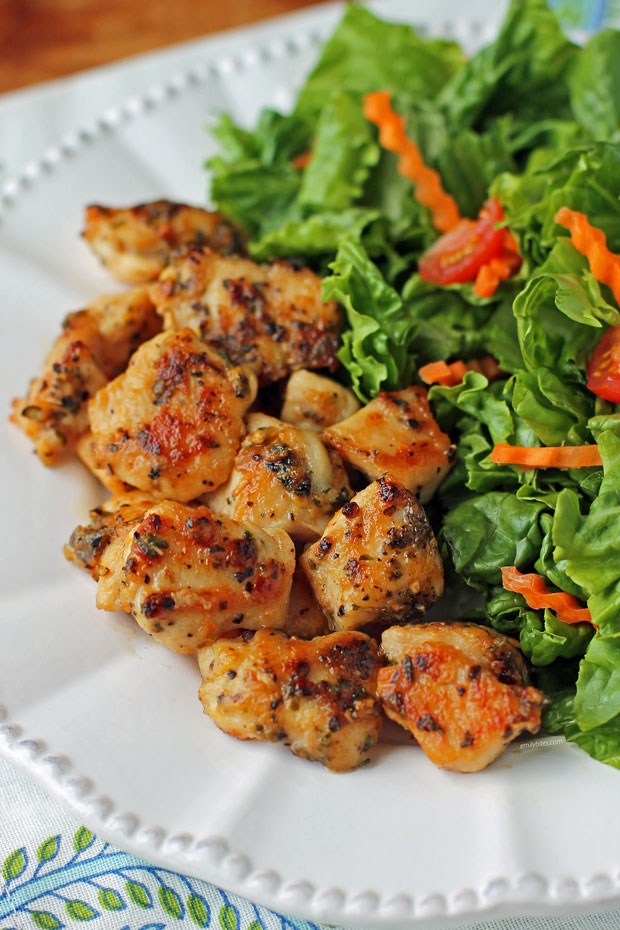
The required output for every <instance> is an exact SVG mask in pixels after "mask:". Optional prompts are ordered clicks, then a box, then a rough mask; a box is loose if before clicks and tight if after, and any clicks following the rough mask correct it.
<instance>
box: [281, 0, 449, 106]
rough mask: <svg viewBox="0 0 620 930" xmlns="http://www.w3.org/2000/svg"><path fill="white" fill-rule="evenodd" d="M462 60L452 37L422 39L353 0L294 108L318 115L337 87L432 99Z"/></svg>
mask: <svg viewBox="0 0 620 930" xmlns="http://www.w3.org/2000/svg"><path fill="white" fill-rule="evenodd" d="M463 61H464V57H463V53H462V51H461V49H460V48H459V47H458V45H456V44H455V43H454V42H446V41H444V40H441V39H423V38H422V37H421V36H419V35H418V33H417V32H416V31H415V29H413V28H412V27H411V26H405V25H401V24H398V23H388V22H385V21H384V20H381V19H378V18H377V17H376V16H373V14H372V13H371V12H370V11H369V10H366V9H364V7H361V6H357V5H356V4H354V3H351V4H349V5H348V6H347V9H346V12H345V14H344V17H343V19H342V21H341V23H340V25H339V26H338V27H337V28H336V31H335V32H334V34H333V35H332V37H331V38H330V39H329V40H328V41H327V42H326V44H325V45H324V46H323V51H322V53H321V57H320V58H319V61H318V63H317V65H316V66H315V68H314V70H313V71H312V73H311V74H310V77H309V78H308V80H307V82H306V84H305V86H304V88H303V89H302V91H301V93H300V95H299V99H298V101H297V107H296V111H295V112H296V113H297V114H298V115H302V116H304V117H306V118H310V119H311V120H314V119H316V117H317V116H318V114H319V112H320V110H321V109H322V107H323V105H324V103H325V100H326V98H327V97H329V95H330V94H332V93H334V91H353V92H354V93H357V94H365V93H369V92H371V91H375V90H390V91H398V92H401V93H405V94H408V95H409V96H411V97H414V98H422V99H431V98H433V97H435V96H436V94H437V93H438V91H439V90H440V89H441V88H442V87H443V85H444V84H445V83H446V81H448V80H449V79H450V78H451V77H452V76H453V75H454V74H455V73H456V72H457V71H458V70H459V69H460V68H461V67H462V66H463Z"/></svg>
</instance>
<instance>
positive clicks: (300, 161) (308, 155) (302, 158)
mask: <svg viewBox="0 0 620 930" xmlns="http://www.w3.org/2000/svg"><path fill="white" fill-rule="evenodd" d="M311 159H312V150H311V149H308V151H307V152H302V153H301V155H296V156H295V158H294V159H293V160H292V161H291V164H292V166H293V168H297V170H298V171H303V170H304V168H307V167H308V165H309V164H310V160H311Z"/></svg>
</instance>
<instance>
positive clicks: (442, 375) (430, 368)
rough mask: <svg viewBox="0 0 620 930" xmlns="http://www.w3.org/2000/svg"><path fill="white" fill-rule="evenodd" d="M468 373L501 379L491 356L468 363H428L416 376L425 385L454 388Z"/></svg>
mask: <svg viewBox="0 0 620 930" xmlns="http://www.w3.org/2000/svg"><path fill="white" fill-rule="evenodd" d="M468 371H477V372H479V373H480V374H482V375H484V376H485V377H486V378H488V380H489V381H495V379H496V378H499V377H501V374H502V372H501V370H500V367H499V365H498V364H497V362H496V361H495V359H494V358H493V356H492V355H487V356H485V357H484V358H481V359H472V360H471V361H469V362H461V361H456V362H450V363H449V364H448V362H429V364H428V365H423V366H422V367H421V368H420V370H419V372H418V374H419V375H420V377H421V378H422V381H424V382H425V383H426V384H442V385H444V387H454V386H455V385H457V384H460V383H461V381H462V380H463V378H464V377H465V374H466V373H467V372H468Z"/></svg>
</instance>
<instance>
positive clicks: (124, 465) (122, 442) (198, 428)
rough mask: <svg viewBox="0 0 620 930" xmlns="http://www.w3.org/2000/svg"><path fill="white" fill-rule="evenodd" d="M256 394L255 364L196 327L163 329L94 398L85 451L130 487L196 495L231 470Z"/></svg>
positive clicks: (175, 495) (98, 468) (178, 495)
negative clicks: (224, 353) (218, 346)
mask: <svg viewBox="0 0 620 930" xmlns="http://www.w3.org/2000/svg"><path fill="white" fill-rule="evenodd" d="M255 396H256V379H255V377H254V375H253V374H252V372H251V371H247V370H246V369H244V368H237V367H233V366H231V365H229V364H228V363H227V362H226V361H225V360H224V359H223V358H222V357H221V356H220V355H219V354H218V353H217V352H216V351H215V349H213V348H212V347H210V346H206V345H205V344H204V343H203V342H201V341H200V339H199V338H198V336H196V334H195V333H194V332H193V331H192V330H190V329H185V330H181V332H178V333H170V332H168V333H160V334H159V335H158V336H155V337H154V338H153V339H151V340H149V342H146V343H144V345H142V346H140V348H139V349H138V351H137V352H136V353H135V354H134V355H133V356H132V358H131V361H130V363H129V367H128V368H127V371H126V372H125V373H124V374H122V375H119V377H118V378H116V379H115V380H114V381H111V382H110V383H109V384H107V385H106V386H105V387H103V388H102V389H101V390H100V391H99V392H98V393H97V395H96V397H95V398H94V399H93V400H92V401H91V402H90V404H89V407H88V411H89V416H90V424H91V431H92V437H91V439H90V441H89V449H88V454H87V457H89V458H90V460H91V461H92V463H93V464H94V466H95V470H96V471H99V472H101V471H102V470H105V471H106V472H107V473H108V474H109V475H110V476H111V477H114V478H117V479H120V480H121V481H124V482H127V483H128V484H130V485H131V486H132V487H135V488H140V489H141V490H143V491H148V492H149V493H153V494H155V496H157V497H159V498H164V497H167V498H172V499H174V500H179V501H188V500H191V499H192V498H195V497H198V495H199V494H201V493H203V492H205V491H209V490H211V489H213V488H216V487H217V486H218V485H220V484H222V482H224V481H226V479H227V478H228V476H229V474H230V470H231V468H232V463H233V459H234V457H235V454H236V452H237V449H238V447H239V443H240V441H241V436H242V435H243V433H244V431H245V425H244V422H243V415H244V413H245V412H246V410H247V409H248V407H249V406H250V404H251V403H252V402H253V400H254V398H255Z"/></svg>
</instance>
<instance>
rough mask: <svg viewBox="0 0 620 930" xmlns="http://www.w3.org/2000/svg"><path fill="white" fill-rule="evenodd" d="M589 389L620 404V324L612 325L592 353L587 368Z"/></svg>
mask: <svg viewBox="0 0 620 930" xmlns="http://www.w3.org/2000/svg"><path fill="white" fill-rule="evenodd" d="M586 374H587V382H586V383H587V385H588V388H589V390H591V391H592V393H593V394H596V395H597V396H598V397H604V398H605V400H611V401H612V402H613V403H615V404H620V326H610V327H609V329H608V330H607V332H606V333H604V334H603V337H602V338H601V341H600V342H599V344H598V345H597V347H596V349H595V350H594V352H593V353H592V358H591V359H590V361H589V362H588V367H587V369H586Z"/></svg>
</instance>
